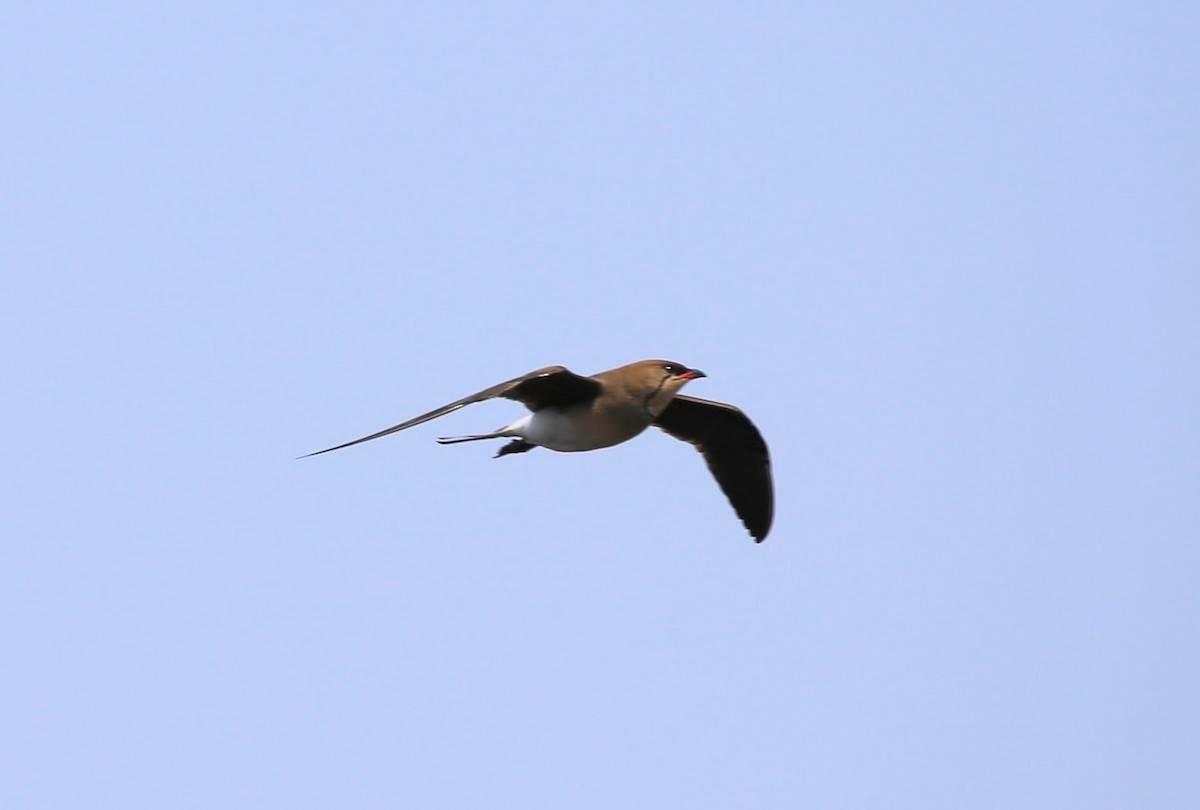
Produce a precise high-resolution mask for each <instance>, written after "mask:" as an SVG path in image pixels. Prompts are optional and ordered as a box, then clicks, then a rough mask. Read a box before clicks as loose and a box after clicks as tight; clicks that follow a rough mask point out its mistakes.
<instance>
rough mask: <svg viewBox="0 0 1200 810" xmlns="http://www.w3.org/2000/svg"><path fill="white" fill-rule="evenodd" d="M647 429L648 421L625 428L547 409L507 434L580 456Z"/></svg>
mask: <svg viewBox="0 0 1200 810" xmlns="http://www.w3.org/2000/svg"><path fill="white" fill-rule="evenodd" d="M648 426H649V420H647V423H646V424H645V425H636V424H622V423H615V422H612V421H611V420H603V421H598V420H596V419H594V417H593V416H592V414H591V413H590V412H588V411H582V412H576V413H569V414H564V413H563V412H562V411H558V410H554V409H553V408H546V409H545V410H541V411H538V412H537V413H531V414H530V415H529V416H526V417H525V418H524V419H521V420H520V421H517V422H514V423H513V424H511V425H509V426H508V428H507V429H506V432H508V431H512V435H515V436H520V437H521V438H523V439H524V440H525V441H527V442H532V443H533V444H536V445H538V446H539V447H545V448H547V449H549V450H557V451H559V452H560V453H577V452H581V451H583V450H598V449H600V448H601V447H612V446H613V445H614V444H620V443H621V442H624V441H628V440H629V439H632V438H633V437H634V436H636V435H638V434H639V433H641V432H642V431H643V430H645V429H646V428H647V427H648Z"/></svg>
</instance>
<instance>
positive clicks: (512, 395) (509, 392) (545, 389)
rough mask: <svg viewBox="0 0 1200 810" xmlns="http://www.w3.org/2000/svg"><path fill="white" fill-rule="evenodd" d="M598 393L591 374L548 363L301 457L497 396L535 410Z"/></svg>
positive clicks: (350, 443) (384, 432) (361, 441)
mask: <svg viewBox="0 0 1200 810" xmlns="http://www.w3.org/2000/svg"><path fill="white" fill-rule="evenodd" d="M599 393H600V383H599V382H597V381H596V380H593V379H592V378H591V377H581V376H579V375H578V374H575V373H573V372H570V371H568V370H567V369H566V368H564V367H563V366H546V368H540V369H538V370H537V371H531V372H529V373H528V374H523V375H521V376H520V377H514V378H513V379H511V380H508V381H506V382H502V383H499V384H498V385H493V386H492V387H491V388H485V389H483V390H482V391H480V392H478V393H476V394H471V395H470V396H469V397H463V398H462V399H458V400H455V401H454V402H451V403H450V404H449V405H443V406H442V407H440V408H435V409H434V410H432V411H430V412H429V413H423V414H421V415H420V416H417V417H414V418H412V419H409V420H408V421H407V422H401V423H400V424H398V425H393V426H392V427H390V428H387V429H385V430H381V431H379V432H378V433H372V434H371V435H370V436H363V437H362V438H361V439H355V440H354V441H352V442H346V443H345V444H339V445H337V446H335V447H327V448H325V449H324V450H318V451H317V452H315V453H309V454H308V455H305V456H301V457H300V458H308V457H309V456H319V455H321V454H322V453H331V452H333V451H334V450H341V449H342V448H343V447H350V446H352V445H355V444H362V443H363V442H369V441H371V440H372V439H378V438H380V437H382V436H387V435H388V434H389V433H397V432H399V431H401V430H405V429H407V428H410V427H414V426H416V425H420V424H423V423H424V422H428V421H430V420H431V419H437V418H438V417H439V416H445V415H446V414H448V413H453V412H454V411H457V410H458V409H459V408H465V407H466V406H468V405H474V404H475V403H476V402H483V401H485V400H488V399H495V398H496V397H504V398H505V399H512V400H516V401H517V402H520V403H521V404H523V405H524V406H525V407H527V408H529V410H531V411H536V410H539V409H541V408H545V407H550V406H563V405H570V404H571V403H574V402H586V401H587V400H590V399H595V398H596V395H597V394H599Z"/></svg>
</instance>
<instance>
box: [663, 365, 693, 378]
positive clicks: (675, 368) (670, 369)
mask: <svg viewBox="0 0 1200 810" xmlns="http://www.w3.org/2000/svg"><path fill="white" fill-rule="evenodd" d="M663 371H665V372H667V373H668V374H674V375H675V376H679V375H680V374H682V373H683V372H685V371H687V369H686V368H684V367H683V366H680V365H676V364H675V363H667V364H665V365H664V366H663Z"/></svg>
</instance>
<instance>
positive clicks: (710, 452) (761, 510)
mask: <svg viewBox="0 0 1200 810" xmlns="http://www.w3.org/2000/svg"><path fill="white" fill-rule="evenodd" d="M654 424H655V426H656V427H660V428H662V429H663V430H664V431H666V432H667V433H669V434H670V435H672V436H674V437H675V438H676V439H681V440H682V441H685V442H688V443H689V444H692V445H695V447H696V449H697V450H699V451H700V453H701V454H703V456H704V460H705V462H707V463H708V469H709V471H710V472H711V473H712V474H713V478H715V479H717V483H718V484H720V486H721V490H722V491H723V492H724V493H725V497H727V498H728V499H729V503H730V504H732V505H733V510H734V511H735V512H737V516H738V517H739V518H741V520H742V523H743V524H744V525H745V526H746V529H747V530H749V532H750V535H751V536H752V537H753V538H754V540H755V542H758V543H761V542H762V541H763V540H764V539H766V536H767V532H769V531H770V530H771V520H772V519H773V517H774V515H775V492H774V485H773V484H772V482H771V456H770V453H769V452H768V451H767V443H766V442H765V441H763V437H762V434H761V433H759V432H758V428H756V427H755V426H754V423H753V422H751V421H750V419H749V417H747V416H746V414H744V413H742V412H741V411H740V410H739V409H737V408H735V407H733V406H732V405H726V404H724V403H722V402H711V401H709V400H707V399H697V398H696V397H687V396H682V395H676V396H675V397H674V398H673V399H672V400H671V403H670V404H669V405H667V408H666V410H664V411H663V412H662V413H661V414H660V415H659V417H658V419H656V420H655V423H654Z"/></svg>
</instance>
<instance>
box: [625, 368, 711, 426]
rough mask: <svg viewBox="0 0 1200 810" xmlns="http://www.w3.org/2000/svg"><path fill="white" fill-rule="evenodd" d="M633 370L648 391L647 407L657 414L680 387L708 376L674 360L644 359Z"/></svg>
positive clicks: (642, 386) (641, 385)
mask: <svg viewBox="0 0 1200 810" xmlns="http://www.w3.org/2000/svg"><path fill="white" fill-rule="evenodd" d="M633 371H634V373H635V375H636V378H637V381H638V383H639V384H640V385H639V387H641V388H644V389H645V390H646V392H647V397H646V407H647V408H648V409H649V411H650V413H652V414H654V415H655V416H657V415H658V414H660V413H662V412H663V410H664V409H665V408H666V407H667V405H668V404H669V403H670V402H671V398H672V397H674V396H675V395H676V394H678V393H679V389H681V388H683V387H684V386H685V385H687V384H688V383H689V382H691V381H692V380H696V379H699V378H700V377H707V376H708V375H707V374H705V373H704V372H703V371H701V370H700V369H698V368H688V367H687V366H685V365H684V364H683V363H676V362H674V361H672V360H643V361H641V362H640V363H634V364H633Z"/></svg>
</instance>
